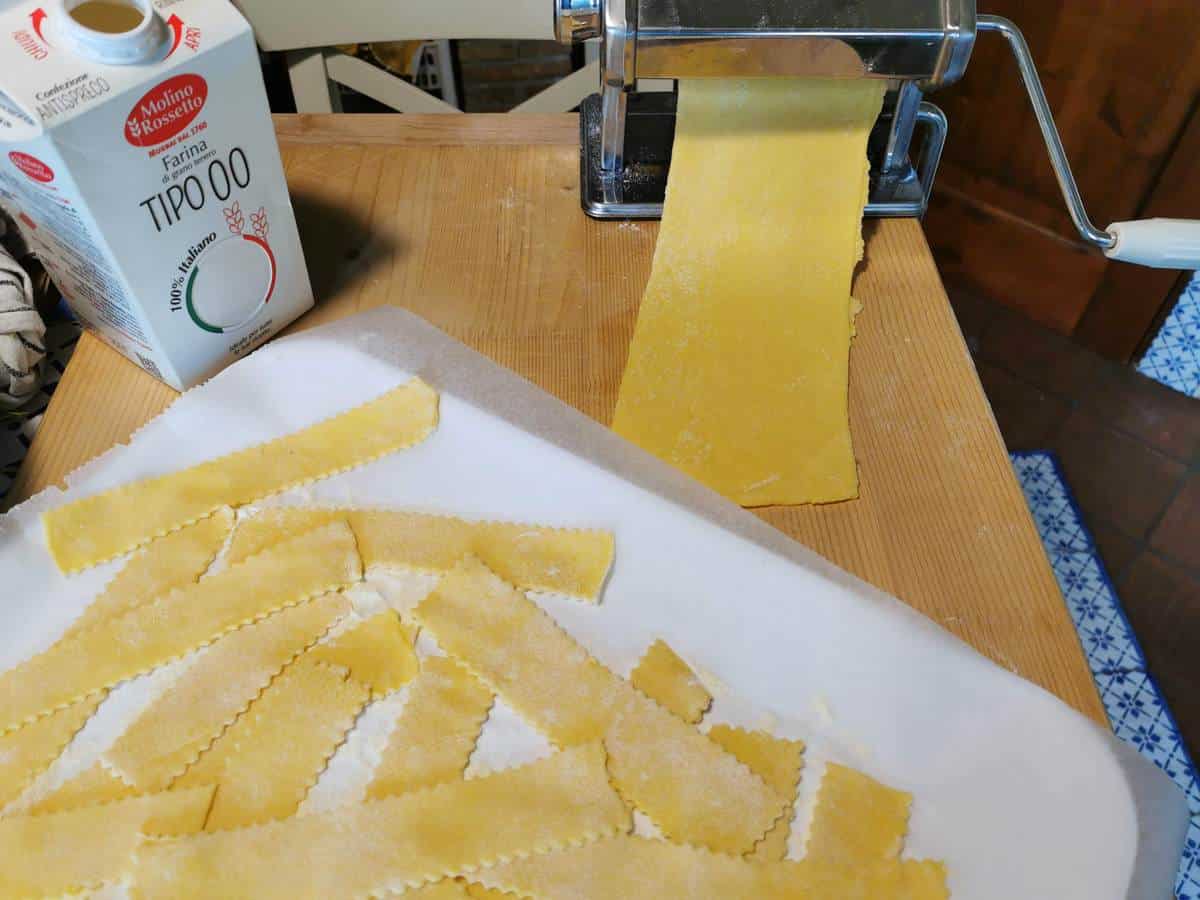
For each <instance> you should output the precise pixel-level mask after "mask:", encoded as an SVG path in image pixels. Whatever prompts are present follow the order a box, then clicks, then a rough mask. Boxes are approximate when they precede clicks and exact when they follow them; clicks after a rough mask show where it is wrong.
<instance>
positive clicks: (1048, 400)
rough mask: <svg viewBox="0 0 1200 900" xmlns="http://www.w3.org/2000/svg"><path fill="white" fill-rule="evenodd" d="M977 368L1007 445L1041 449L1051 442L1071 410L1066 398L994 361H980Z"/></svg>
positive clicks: (1017, 448) (1017, 447)
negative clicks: (1017, 376) (1036, 385)
mask: <svg viewBox="0 0 1200 900" xmlns="http://www.w3.org/2000/svg"><path fill="white" fill-rule="evenodd" d="M978 369H979V380H980V381H981V382H983V390H984V393H986V394H987V398H988V403H990V404H991V406H992V412H994V413H995V414H996V422H997V424H999V426H1000V433H1001V434H1002V435H1004V443H1005V444H1006V445H1007V446H1008V449H1009V450H1042V449H1045V448H1046V447H1047V446H1049V444H1050V439H1051V437H1053V435H1054V434H1055V433H1056V432H1057V431H1058V428H1059V426H1060V425H1061V424H1062V422H1063V420H1064V419H1066V418H1067V416H1068V415H1069V414H1070V412H1071V408H1070V405H1069V404H1068V403H1067V401H1065V400H1063V399H1062V398H1060V397H1056V396H1053V395H1051V394H1047V393H1046V392H1045V391H1042V390H1039V389H1038V388H1036V387H1033V386H1032V385H1029V384H1026V383H1025V382H1024V381H1021V380H1020V379H1019V378H1016V377H1014V376H1013V375H1010V374H1009V373H1008V372H1006V371H1004V370H1003V369H1001V368H1000V367H999V366H996V365H993V364H992V363H988V362H982V361H981V362H980V363H979V364H978Z"/></svg>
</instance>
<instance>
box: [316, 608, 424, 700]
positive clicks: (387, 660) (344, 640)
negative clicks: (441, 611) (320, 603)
mask: <svg viewBox="0 0 1200 900" xmlns="http://www.w3.org/2000/svg"><path fill="white" fill-rule="evenodd" d="M308 656H309V658H311V659H316V660H321V661H323V662H327V663H331V664H332V665H335V666H345V667H346V668H347V669H349V670H350V677H351V678H353V679H354V680H355V681H357V682H358V683H359V684H361V685H363V686H364V687H367V688H369V689H370V691H371V694H372V696H374V697H382V696H383V695H385V694H390V693H391V692H392V691H395V690H399V689H400V688H401V687H403V686H404V685H405V684H407V683H408V682H410V681H412V679H413V678H415V677H416V675H417V672H418V670H419V669H420V663H419V662H418V661H417V653H416V651H415V650H414V649H413V639H412V635H411V633H410V631H409V630H408V629H407V628H405V626H404V625H403V624H401V622H400V616H399V615H397V614H396V611H395V610H391V609H389V610H385V611H384V612H381V613H377V614H376V615H373V616H371V617H370V618H369V619H366V620H365V621H363V622H359V623H358V624H357V625H355V626H354V627H352V628H350V629H348V630H347V631H345V632H343V633H342V634H339V635H338V636H337V637H335V638H333V639H332V640H330V641H329V642H328V643H324V644H321V645H319V646H317V647H314V648H312V650H310V651H309V653H308Z"/></svg>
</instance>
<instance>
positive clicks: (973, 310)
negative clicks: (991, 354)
mask: <svg viewBox="0 0 1200 900" xmlns="http://www.w3.org/2000/svg"><path fill="white" fill-rule="evenodd" d="M946 293H947V294H948V295H949V297H950V305H951V306H952V307H954V315H955V317H956V318H957V319H958V327H959V328H960V329H961V330H962V333H963V337H964V338H965V339H966V342H967V346H968V347H969V348H970V349H971V353H972V354H974V353H977V352H978V351H979V346H980V343H981V341H982V339H983V333H984V331H985V330H986V329H987V327H988V325H989V324H990V323H991V322H992V320H993V319H995V318H996V316H997V315H999V314H1001V307H1000V304H998V303H996V302H994V301H992V300H988V299H986V298H984V297H981V296H979V295H978V294H976V293H975V292H974V291H972V290H971V289H970V288H967V287H964V286H962V285H957V284H947V285H946Z"/></svg>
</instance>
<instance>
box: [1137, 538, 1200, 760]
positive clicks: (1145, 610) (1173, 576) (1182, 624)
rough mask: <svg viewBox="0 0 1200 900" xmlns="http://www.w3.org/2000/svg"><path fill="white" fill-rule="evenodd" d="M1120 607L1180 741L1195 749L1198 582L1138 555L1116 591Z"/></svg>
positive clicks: (1199, 693)
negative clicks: (1124, 612) (1140, 648)
mask: <svg viewBox="0 0 1200 900" xmlns="http://www.w3.org/2000/svg"><path fill="white" fill-rule="evenodd" d="M1117 590H1118V593H1119V595H1120V597H1121V602H1122V603H1123V604H1124V606H1125V611H1126V614H1127V615H1128V616H1129V621H1130V623H1131V624H1132V625H1133V629H1134V631H1135V632H1137V636H1138V640H1139V641H1141V644H1142V649H1143V650H1145V652H1146V660H1147V662H1148V664H1149V668H1150V674H1151V675H1153V676H1154V677H1155V678H1156V679H1157V680H1158V684H1159V687H1160V688H1162V692H1163V694H1164V695H1165V696H1166V698H1167V703H1168V704H1169V705H1170V707H1171V711H1172V712H1173V713H1174V714H1175V718H1176V720H1178V722H1179V728H1180V730H1181V731H1182V732H1183V736H1184V740H1185V741H1186V742H1187V744H1188V746H1189V747H1190V748H1191V749H1192V751H1193V753H1195V751H1196V750H1197V749H1200V666H1197V664H1196V648H1197V647H1200V580H1198V579H1196V578H1194V577H1193V576H1192V575H1190V574H1188V573H1187V572H1185V571H1184V570H1183V569H1181V568H1179V567H1177V566H1174V565H1172V564H1171V563H1169V562H1167V561H1165V560H1163V559H1160V558H1159V557H1157V556H1155V555H1154V554H1151V553H1143V554H1142V555H1141V556H1139V557H1138V558H1137V559H1136V560H1135V561H1134V563H1133V564H1132V565H1131V566H1130V567H1129V571H1128V572H1127V573H1126V574H1125V577H1124V578H1122V579H1121V581H1120V584H1119V585H1118V588H1117Z"/></svg>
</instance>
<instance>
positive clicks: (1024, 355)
mask: <svg viewBox="0 0 1200 900" xmlns="http://www.w3.org/2000/svg"><path fill="white" fill-rule="evenodd" d="M979 356H980V358H981V359H984V360H987V361H988V362H990V363H992V364H994V365H997V366H1000V367H1001V368H1003V369H1006V370H1007V371H1009V372H1012V373H1013V374H1014V375H1017V376H1018V377H1020V378H1021V379H1022V380H1023V381H1026V382H1028V383H1029V384H1032V385H1034V386H1035V387H1039V388H1041V389H1042V390H1044V391H1048V392H1050V393H1053V394H1058V395H1059V396H1061V397H1066V398H1067V399H1071V400H1076V399H1081V398H1083V397H1084V396H1086V395H1087V394H1088V392H1089V391H1090V390H1091V389H1093V386H1094V383H1095V380H1096V377H1097V375H1098V373H1099V371H1100V370H1101V369H1102V368H1103V366H1104V361H1103V360H1101V358H1100V357H1099V356H1097V355H1096V354H1094V353H1092V352H1091V351H1089V350H1084V349H1083V348H1082V347H1079V346H1077V345H1076V344H1073V343H1071V341H1070V340H1068V339H1067V338H1065V337H1063V336H1062V335H1060V334H1056V333H1054V332H1052V331H1050V330H1049V329H1048V328H1045V327H1043V326H1041V325H1039V324H1037V323H1036V322H1033V321H1031V320H1030V319H1026V318H1025V317H1023V316H1020V315H1017V314H1015V313H1012V312H1005V313H1002V314H998V315H997V316H996V318H995V319H994V320H993V321H992V322H991V323H990V324H989V325H988V327H987V331H986V332H985V333H984V335H983V340H982V342H981V343H980V348H979Z"/></svg>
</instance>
